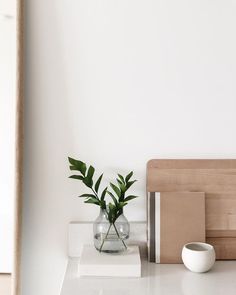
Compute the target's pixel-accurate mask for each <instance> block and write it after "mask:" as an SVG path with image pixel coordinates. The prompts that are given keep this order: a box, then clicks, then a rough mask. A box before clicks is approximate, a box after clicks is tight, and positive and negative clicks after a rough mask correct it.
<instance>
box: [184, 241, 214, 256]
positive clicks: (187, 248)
mask: <svg viewBox="0 0 236 295" xmlns="http://www.w3.org/2000/svg"><path fill="white" fill-rule="evenodd" d="M190 245H200V246H203V247H204V249H203V250H196V249H191V248H189V247H188V246H190ZM183 249H186V250H188V251H192V252H195V253H204V252H208V251H212V250H214V247H213V246H212V245H210V244H208V243H203V242H190V243H187V244H185V245H184V246H183Z"/></svg>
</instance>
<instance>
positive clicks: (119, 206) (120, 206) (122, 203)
mask: <svg viewBox="0 0 236 295" xmlns="http://www.w3.org/2000/svg"><path fill="white" fill-rule="evenodd" d="M127 204H128V203H126V202H120V203H119V204H118V208H119V209H122V208H123V207H124V206H125V205H127Z"/></svg>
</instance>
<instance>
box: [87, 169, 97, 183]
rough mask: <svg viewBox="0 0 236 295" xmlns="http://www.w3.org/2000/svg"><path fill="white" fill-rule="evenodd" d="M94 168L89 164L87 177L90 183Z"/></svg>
mask: <svg viewBox="0 0 236 295" xmlns="http://www.w3.org/2000/svg"><path fill="white" fill-rule="evenodd" d="M94 172H95V169H94V168H93V166H89V169H88V174H87V176H86V177H87V178H88V179H89V181H90V183H93V175H94Z"/></svg>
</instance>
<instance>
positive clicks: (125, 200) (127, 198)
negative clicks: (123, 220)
mask: <svg viewBox="0 0 236 295" xmlns="http://www.w3.org/2000/svg"><path fill="white" fill-rule="evenodd" d="M136 198H138V196H132V195H130V196H128V197H126V198H125V199H124V202H128V201H131V200H133V199H136Z"/></svg>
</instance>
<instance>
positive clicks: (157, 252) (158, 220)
mask: <svg viewBox="0 0 236 295" xmlns="http://www.w3.org/2000/svg"><path fill="white" fill-rule="evenodd" d="M160 201H161V194H160V193H159V192H156V193H155V257H156V263H160V262H161V253H160V246H161V218H160V217H161V210H160V209H161V202H160Z"/></svg>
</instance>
